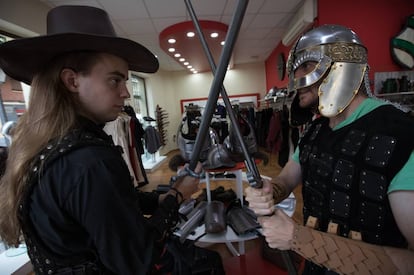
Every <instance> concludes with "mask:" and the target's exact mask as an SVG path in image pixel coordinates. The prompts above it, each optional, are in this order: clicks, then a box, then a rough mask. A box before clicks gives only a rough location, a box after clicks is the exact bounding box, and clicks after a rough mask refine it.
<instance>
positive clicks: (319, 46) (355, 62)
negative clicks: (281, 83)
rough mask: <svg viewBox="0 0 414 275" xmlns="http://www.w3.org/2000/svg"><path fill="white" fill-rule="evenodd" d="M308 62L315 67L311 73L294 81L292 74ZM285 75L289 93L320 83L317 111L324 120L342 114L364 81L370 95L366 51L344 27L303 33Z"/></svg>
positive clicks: (353, 34)
mask: <svg viewBox="0 0 414 275" xmlns="http://www.w3.org/2000/svg"><path fill="white" fill-rule="evenodd" d="M308 61H314V62H317V63H318V64H317V65H316V66H315V69H314V70H313V71H311V72H310V73H308V74H306V75H304V76H303V77H300V78H295V77H294V72H295V70H296V69H297V68H298V67H299V66H300V65H302V64H303V63H305V62H308ZM287 72H288V74H289V83H288V90H289V91H297V90H298V89H301V88H305V87H308V86H311V85H313V84H315V83H317V82H320V83H321V85H320V86H319V91H318V95H319V106H318V110H319V112H320V113H321V114H322V115H323V116H326V117H333V116H336V115H337V114H339V113H341V112H342V111H343V110H344V109H345V108H346V107H347V106H348V105H349V104H350V102H351V101H352V99H353V98H354V96H355V95H356V94H357V92H358V90H359V87H360V86H361V83H362V81H363V80H365V88H366V91H367V93H368V94H369V93H370V88H369V81H368V64H367V49H366V47H365V46H364V45H363V44H362V42H361V40H360V39H359V37H358V36H357V35H356V34H355V32H353V31H352V30H350V29H348V28H346V27H343V26H339V25H323V26H320V27H317V28H315V29H312V30H310V31H308V32H307V33H305V34H304V35H303V36H302V37H301V38H299V40H298V41H297V42H296V44H295V45H294V46H293V48H292V50H291V52H290V54H289V58H288V62H287ZM322 80H323V81H322ZM339 82H340V83H339Z"/></svg>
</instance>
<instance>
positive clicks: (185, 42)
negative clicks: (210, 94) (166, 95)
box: [0, 0, 228, 72]
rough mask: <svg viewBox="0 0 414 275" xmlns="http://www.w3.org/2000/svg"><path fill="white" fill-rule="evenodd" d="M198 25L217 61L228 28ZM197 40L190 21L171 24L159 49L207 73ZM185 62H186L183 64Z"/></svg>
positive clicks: (207, 22)
mask: <svg viewBox="0 0 414 275" xmlns="http://www.w3.org/2000/svg"><path fill="white" fill-rule="evenodd" d="M0 1H1V0H0ZM199 24H200V27H201V29H202V30H203V32H204V33H205V34H206V39H207V43H208V45H209V49H210V51H211V54H212V57H213V58H214V59H215V60H218V59H219V58H220V55H221V52H222V50H223V42H221V41H222V40H224V37H226V34H227V30H228V26H227V25H226V24H224V23H222V22H217V21H211V20H200V21H199ZM198 40H199V39H198V37H197V32H196V31H195V29H194V24H193V22H192V21H183V22H179V23H177V24H173V25H171V26H168V27H166V28H165V29H164V30H162V31H161V33H160V34H159V43H160V46H161V49H162V50H163V51H164V52H165V53H167V55H168V56H170V57H171V58H173V59H174V60H176V61H177V62H179V64H182V66H183V68H185V69H186V70H189V69H187V66H188V65H190V63H191V65H192V66H193V67H196V68H197V72H205V71H209V70H211V68H210V65H209V63H208V60H206V58H205V57H204V56H205V54H204V51H203V48H202V47H201V45H200V41H198ZM220 42H221V43H220ZM172 48H173V49H174V50H172ZM184 57H185V58H184ZM186 61H188V62H187V63H184V62H186Z"/></svg>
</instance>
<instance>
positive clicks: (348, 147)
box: [246, 25, 414, 274]
mask: <svg viewBox="0 0 414 275" xmlns="http://www.w3.org/2000/svg"><path fill="white" fill-rule="evenodd" d="M288 73H289V87H288V88H289V89H290V90H294V91H296V92H297V96H298V99H299V106H301V107H313V108H314V111H315V112H318V113H319V114H320V117H319V118H316V119H315V120H313V121H312V122H311V124H310V126H309V128H308V129H307V131H306V132H305V133H304V134H303V136H302V137H301V140H300V142H299V146H298V148H297V149H296V152H295V153H294V155H293V156H292V158H291V159H290V160H289V162H288V163H287V164H286V166H285V167H284V168H283V170H282V171H281V173H280V174H279V175H278V176H277V177H275V178H274V179H272V180H270V181H266V180H264V184H263V188H261V189H254V188H251V187H248V188H247V189H246V200H247V201H248V202H249V205H250V207H251V208H252V209H253V210H254V211H255V212H256V214H258V215H260V216H261V215H263V216H265V217H260V218H259V220H260V222H261V225H262V227H263V235H264V236H265V237H266V241H267V242H268V244H269V246H270V247H272V248H278V249H282V250H288V249H291V250H293V251H295V252H297V253H299V254H300V255H302V256H303V257H304V258H305V259H306V260H307V262H306V265H305V270H304V274H335V273H342V274H351V273H352V274H397V273H398V274H412V272H413V270H414V261H413V259H414V252H413V251H412V248H414V230H413V227H412V224H414V215H413V214H412V209H414V171H413V170H414V169H412V167H413V166H414V154H413V149H414V121H413V118H412V117H411V116H410V115H409V114H408V113H405V112H403V111H402V110H400V109H398V108H396V107H395V106H394V105H392V104H390V103H388V102H385V101H380V100H379V99H376V98H374V97H372V94H371V92H370V87H369V80H368V64H367V49H366V47H365V46H364V45H363V44H362V42H361V40H360V39H359V38H358V36H357V35H356V34H355V33H354V32H353V31H352V30H350V29H348V28H345V27H343V26H338V25H324V26H320V27H317V28H315V29H313V30H310V31H309V32H307V33H306V34H305V35H303V36H302V37H301V38H300V39H299V40H298V42H297V43H296V45H295V46H294V47H293V49H292V51H291V53H290V56H289V60H288ZM315 103H316V104H315ZM300 183H302V194H303V216H304V222H303V223H304V224H306V225H308V226H302V225H299V224H296V223H295V222H294V221H293V220H292V219H291V218H289V217H288V216H287V215H285V214H284V213H283V212H282V211H280V210H278V209H275V207H274V205H275V203H278V202H280V201H282V200H283V199H285V198H286V197H287V196H288V195H289V193H290V192H291V191H292V190H293V189H294V188H295V187H296V186H298V185H299V184H300ZM309 225H313V226H312V227H311V226H309ZM326 232H329V233H326ZM355 239H359V240H355ZM410 260H411V261H410ZM328 270H329V271H328Z"/></svg>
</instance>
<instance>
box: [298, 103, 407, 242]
mask: <svg viewBox="0 0 414 275" xmlns="http://www.w3.org/2000/svg"><path fill="white" fill-rule="evenodd" d="M328 123H329V121H328V119H327V118H319V119H316V120H315V121H314V122H313V123H312V124H311V125H310V127H309V128H308V130H307V131H306V133H304V136H303V137H302V139H301V141H300V144H299V148H300V155H299V159H300V163H301V167H302V175H303V189H302V193H303V202H304V209H303V214H304V219H305V222H306V220H307V218H308V217H309V216H314V217H317V218H318V220H319V228H318V229H319V230H321V231H326V230H327V227H328V224H329V222H331V221H332V222H335V223H337V224H339V234H340V235H342V236H344V237H347V236H348V233H349V231H350V230H354V231H358V232H361V235H362V239H363V240H364V241H365V242H368V243H373V244H379V245H387V246H394V247H406V246H407V241H406V240H405V238H404V236H403V235H402V234H401V232H400V230H399V229H398V227H397V225H396V222H395V219H394V216H393V214H392V211H391V208H390V203H389V200H388V196H387V189H388V186H389V184H390V182H391V180H392V179H393V178H394V176H395V175H396V174H397V173H398V171H399V170H400V169H401V168H402V167H403V166H404V164H405V163H406V161H407V160H408V158H409V156H410V154H411V152H412V151H413V149H414V121H413V119H412V117H411V116H410V115H408V114H405V113H402V112H401V111H400V110H398V109H396V108H395V107H393V106H390V105H386V106H382V107H379V108H377V109H375V110H374V111H372V112H370V113H368V114H366V115H364V116H362V117H361V118H359V119H358V120H356V121H355V122H353V123H351V124H350V125H347V126H345V127H343V128H341V129H338V130H336V131H332V130H331V128H330V127H329V124H328Z"/></svg>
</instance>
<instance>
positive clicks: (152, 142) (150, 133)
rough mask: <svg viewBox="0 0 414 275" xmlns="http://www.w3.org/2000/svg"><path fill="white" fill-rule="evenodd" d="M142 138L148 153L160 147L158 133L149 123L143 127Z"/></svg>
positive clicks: (152, 152)
mask: <svg viewBox="0 0 414 275" xmlns="http://www.w3.org/2000/svg"><path fill="white" fill-rule="evenodd" d="M144 140H145V146H146V148H147V151H148V153H150V154H154V153H155V152H157V151H158V149H160V148H161V145H162V144H161V138H160V133H159V132H158V131H157V129H155V127H154V126H151V125H149V126H147V128H145V135H144Z"/></svg>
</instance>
